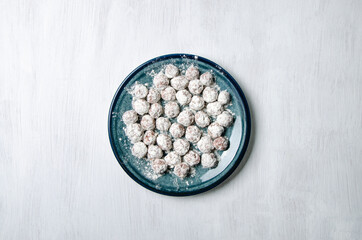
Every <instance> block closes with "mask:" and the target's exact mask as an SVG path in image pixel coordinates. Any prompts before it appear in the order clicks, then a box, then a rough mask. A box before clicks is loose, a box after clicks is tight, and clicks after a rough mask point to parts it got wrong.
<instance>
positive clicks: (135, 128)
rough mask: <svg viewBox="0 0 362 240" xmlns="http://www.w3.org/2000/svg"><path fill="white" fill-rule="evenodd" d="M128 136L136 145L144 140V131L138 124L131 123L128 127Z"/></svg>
mask: <svg viewBox="0 0 362 240" xmlns="http://www.w3.org/2000/svg"><path fill="white" fill-rule="evenodd" d="M126 135H127V137H128V138H129V140H130V141H131V142H132V143H136V142H139V141H141V140H142V137H143V129H142V127H141V125H140V124H138V123H131V124H129V125H127V127H126Z"/></svg>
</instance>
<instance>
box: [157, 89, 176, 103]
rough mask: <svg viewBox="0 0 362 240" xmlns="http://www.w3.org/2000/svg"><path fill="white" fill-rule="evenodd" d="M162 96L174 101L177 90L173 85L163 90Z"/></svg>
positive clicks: (164, 98) (166, 99)
mask: <svg viewBox="0 0 362 240" xmlns="http://www.w3.org/2000/svg"><path fill="white" fill-rule="evenodd" d="M161 97H162V99H163V100H165V101H173V100H175V99H176V90H175V89H174V88H173V87H167V88H165V89H164V90H162V91H161Z"/></svg>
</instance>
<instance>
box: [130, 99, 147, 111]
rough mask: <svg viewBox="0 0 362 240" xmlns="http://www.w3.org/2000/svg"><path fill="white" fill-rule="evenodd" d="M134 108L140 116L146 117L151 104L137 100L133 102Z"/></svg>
mask: <svg viewBox="0 0 362 240" xmlns="http://www.w3.org/2000/svg"><path fill="white" fill-rule="evenodd" d="M132 107H133V109H134V110H135V111H136V113H138V114H139V115H144V114H146V113H148V110H149V109H150V104H149V103H148V102H147V101H146V100H144V99H136V100H135V101H133V102H132Z"/></svg>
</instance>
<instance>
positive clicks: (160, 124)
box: [156, 117, 171, 131]
mask: <svg viewBox="0 0 362 240" xmlns="http://www.w3.org/2000/svg"><path fill="white" fill-rule="evenodd" d="M170 126H171V122H170V120H168V119H167V118H164V117H159V118H157V120H156V128H157V129H158V130H160V131H167V130H168V129H169V128H170Z"/></svg>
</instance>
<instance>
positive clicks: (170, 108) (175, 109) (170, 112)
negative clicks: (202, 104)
mask: <svg viewBox="0 0 362 240" xmlns="http://www.w3.org/2000/svg"><path fill="white" fill-rule="evenodd" d="M179 113H180V107H179V106H178V104H177V102H168V103H166V105H165V115H166V116H167V117H168V118H175V117H177V115H178V114H179Z"/></svg>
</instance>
